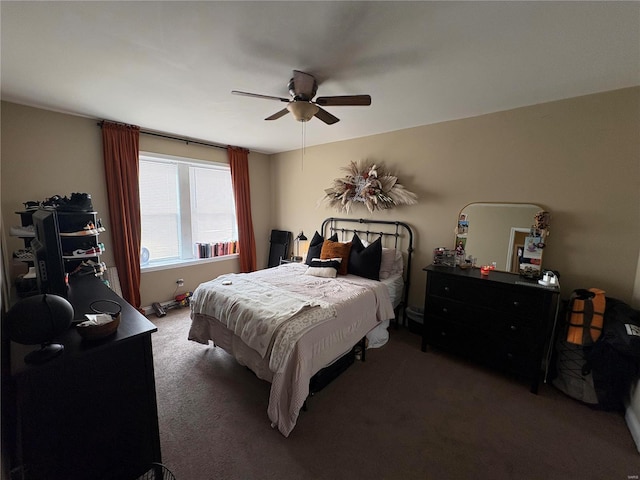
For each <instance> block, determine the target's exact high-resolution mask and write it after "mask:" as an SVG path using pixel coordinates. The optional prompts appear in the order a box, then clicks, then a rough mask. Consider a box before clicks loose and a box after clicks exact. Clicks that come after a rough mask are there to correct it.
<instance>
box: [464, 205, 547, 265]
mask: <svg viewBox="0 0 640 480" xmlns="http://www.w3.org/2000/svg"><path fill="white" fill-rule="evenodd" d="M541 212H543V214H542V215H538V214H540V213H541ZM548 223H549V214H548V213H547V212H544V209H543V208H542V207H541V206H539V205H534V204H531V203H470V204H469V205H467V206H465V207H464V208H463V209H462V210H461V211H460V213H459V215H458V222H457V226H456V239H455V246H456V248H457V249H460V248H462V249H464V254H465V257H466V258H468V257H469V256H472V257H473V258H475V259H476V265H478V266H480V265H491V264H492V263H493V262H495V263H496V269H497V270H503V271H507V272H514V273H520V274H522V275H525V276H530V277H534V278H536V277H539V276H540V274H541V272H542V250H543V248H544V247H545V244H546V237H547V235H548V233H549V232H548Z"/></svg>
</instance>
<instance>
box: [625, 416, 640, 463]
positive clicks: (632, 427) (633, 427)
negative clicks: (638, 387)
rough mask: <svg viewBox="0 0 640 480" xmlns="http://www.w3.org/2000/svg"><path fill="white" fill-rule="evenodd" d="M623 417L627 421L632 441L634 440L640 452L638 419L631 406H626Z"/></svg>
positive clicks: (639, 420)
mask: <svg viewBox="0 0 640 480" xmlns="http://www.w3.org/2000/svg"><path fill="white" fill-rule="evenodd" d="M624 419H625V420H626V422H627V427H629V431H630V432H631V436H632V437H633V441H634V442H636V448H637V449H638V453H640V419H638V417H637V416H636V413H635V412H634V411H633V409H632V408H631V407H627V411H626V412H625V414H624Z"/></svg>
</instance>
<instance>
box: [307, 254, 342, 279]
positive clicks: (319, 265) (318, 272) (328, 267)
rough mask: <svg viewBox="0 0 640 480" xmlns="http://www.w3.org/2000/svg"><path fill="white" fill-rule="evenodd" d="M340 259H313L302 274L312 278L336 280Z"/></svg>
mask: <svg viewBox="0 0 640 480" xmlns="http://www.w3.org/2000/svg"><path fill="white" fill-rule="evenodd" d="M341 262H342V258H327V259H324V260H322V259H320V258H313V259H311V264H310V265H309V267H308V268H307V271H306V272H304V274H305V275H313V276H314V277H324V278H336V276H337V275H338V269H339V268H340V263H341Z"/></svg>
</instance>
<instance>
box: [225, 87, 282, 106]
mask: <svg viewBox="0 0 640 480" xmlns="http://www.w3.org/2000/svg"><path fill="white" fill-rule="evenodd" d="M231 93H232V94H234V95H242V96H245V97H253V98H264V99H265V100H280V101H281V102H287V103H289V100H290V99H289V98H282V97H273V96H271V95H260V94H259V93H249V92H240V91H238V90H231Z"/></svg>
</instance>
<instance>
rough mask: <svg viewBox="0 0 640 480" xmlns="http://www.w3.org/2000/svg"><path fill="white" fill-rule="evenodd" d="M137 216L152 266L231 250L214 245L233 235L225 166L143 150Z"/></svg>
mask: <svg viewBox="0 0 640 480" xmlns="http://www.w3.org/2000/svg"><path fill="white" fill-rule="evenodd" d="M140 215H141V220H142V247H143V248H146V249H147V250H148V252H149V260H148V262H149V263H148V264H149V265H150V266H154V265H162V264H175V263H181V262H184V261H192V260H194V259H197V258H201V257H202V256H206V257H212V256H221V255H223V254H228V253H232V252H233V249H232V248H231V249H230V248H228V247H225V250H224V252H223V250H222V248H220V249H218V247H217V246H216V245H217V244H219V243H220V244H227V245H228V244H229V243H233V242H235V241H236V240H237V231H238V228H237V222H236V214H235V203H234V199H233V190H232V185H231V172H230V169H229V166H228V165H224V164H217V163H210V162H194V161H191V160H186V159H180V158H176V157H168V156H164V155H163V156H160V155H157V156H156V155H154V154H141V155H140ZM203 244H204V245H207V246H208V249H207V252H208V253H207V254H206V255H203V251H204V250H203V248H202V245H203Z"/></svg>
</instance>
